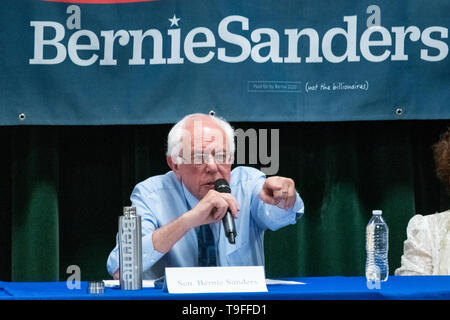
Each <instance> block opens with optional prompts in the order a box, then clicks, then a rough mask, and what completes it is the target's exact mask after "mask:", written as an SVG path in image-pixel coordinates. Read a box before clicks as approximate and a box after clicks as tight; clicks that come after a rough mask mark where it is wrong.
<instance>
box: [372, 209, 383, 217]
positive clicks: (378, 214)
mask: <svg viewBox="0 0 450 320" xmlns="http://www.w3.org/2000/svg"><path fill="white" fill-rule="evenodd" d="M372 214H373V215H375V216H381V215H382V214H383V211H381V210H372Z"/></svg>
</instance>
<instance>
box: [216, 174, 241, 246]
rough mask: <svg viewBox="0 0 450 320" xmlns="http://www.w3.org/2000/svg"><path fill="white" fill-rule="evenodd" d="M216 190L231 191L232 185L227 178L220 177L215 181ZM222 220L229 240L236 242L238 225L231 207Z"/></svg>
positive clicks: (221, 191) (232, 242)
mask: <svg viewBox="0 0 450 320" xmlns="http://www.w3.org/2000/svg"><path fill="white" fill-rule="evenodd" d="M214 190H216V191H217V192H220V193H231V189H230V185H229V184H228V182H227V180H225V179H218V180H217V181H216V182H215V183H214ZM222 222H223V227H224V229H225V235H226V236H227V238H228V242H229V243H231V244H234V243H235V238H236V226H235V224H234V218H233V215H232V214H231V212H230V209H228V210H227V213H226V215H225V216H224V217H223V219H222Z"/></svg>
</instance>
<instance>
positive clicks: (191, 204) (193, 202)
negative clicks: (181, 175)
mask: <svg viewBox="0 0 450 320" xmlns="http://www.w3.org/2000/svg"><path fill="white" fill-rule="evenodd" d="M181 185H182V186H183V193H184V198H185V199H186V202H187V205H188V206H189V209H192V208H194V207H195V206H196V205H197V203H199V200H198V199H197V198H196V197H194V196H193V195H192V194H191V193H190V192H189V190H188V189H187V188H186V186H185V185H184V183H183V182H181Z"/></svg>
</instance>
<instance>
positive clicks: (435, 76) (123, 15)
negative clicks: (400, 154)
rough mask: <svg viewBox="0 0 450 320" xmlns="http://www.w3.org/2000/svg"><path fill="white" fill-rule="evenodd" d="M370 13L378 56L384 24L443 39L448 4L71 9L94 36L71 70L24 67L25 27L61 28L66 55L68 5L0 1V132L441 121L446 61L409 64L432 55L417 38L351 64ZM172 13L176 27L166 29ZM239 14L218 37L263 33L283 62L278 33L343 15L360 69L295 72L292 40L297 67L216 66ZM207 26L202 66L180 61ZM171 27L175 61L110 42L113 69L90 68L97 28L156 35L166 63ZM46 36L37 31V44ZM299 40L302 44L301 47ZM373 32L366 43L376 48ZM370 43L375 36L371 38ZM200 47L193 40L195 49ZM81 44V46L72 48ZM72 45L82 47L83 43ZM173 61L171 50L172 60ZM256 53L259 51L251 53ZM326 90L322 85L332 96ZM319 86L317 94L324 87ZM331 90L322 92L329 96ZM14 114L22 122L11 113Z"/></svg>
mask: <svg viewBox="0 0 450 320" xmlns="http://www.w3.org/2000/svg"><path fill="white" fill-rule="evenodd" d="M372 4H376V5H378V6H379V8H380V9H381V13H380V17H381V24H380V25H381V26H383V27H385V28H386V29H387V30H388V31H389V33H390V35H391V37H392V45H391V46H382V47H378V48H376V47H372V48H371V51H372V53H373V54H377V55H380V54H382V53H383V52H384V51H385V50H386V49H389V50H391V51H392V52H391V56H392V55H393V54H394V50H395V44H396V42H395V40H396V39H395V35H394V33H393V32H392V31H391V28H392V27H401V26H404V27H405V28H407V27H410V26H416V27H417V28H418V29H419V30H420V31H421V32H423V31H424V30H425V29H426V28H429V27H432V26H439V27H441V28H445V29H446V30H448V24H449V21H450V19H449V18H450V2H449V1H432V2H429V1H428V2H426V3H425V2H424V1H419V0H412V1H407V2H406V1H405V2H403V1H402V2H392V1H376V2H374V1H343V0H340V1H321V2H317V1H313V0H302V1H275V0H264V1H236V0H231V1H230V0H220V1H219V0H217V1H211V0H192V1H175V0H165V1H164V0H162V1H153V2H140V3H128V4H110V5H106V4H102V5H93V4H77V6H78V7H79V8H80V12H81V14H80V22H81V30H90V31H92V32H93V33H94V34H95V35H96V36H97V37H98V39H99V43H100V44H99V46H100V48H99V50H98V51H86V52H81V51H79V56H80V58H82V59H88V58H89V57H91V56H92V54H97V55H98V59H97V60H96V62H95V63H93V64H92V65H89V66H79V65H76V64H75V63H73V62H72V61H71V59H70V58H69V55H67V57H66V58H65V60H64V61H63V62H61V63H58V64H48V65H45V64H30V60H31V59H33V58H34V57H35V54H36V53H35V52H34V45H35V31H36V28H35V27H32V26H31V25H30V23H31V21H53V22H57V23H59V24H61V25H62V26H64V29H65V37H64V39H63V40H62V41H61V43H62V44H64V46H65V47H66V48H67V47H68V39H69V37H70V36H71V35H72V34H73V33H74V32H76V31H78V30H77V29H75V30H70V29H69V28H68V27H67V24H66V20H67V19H68V18H69V17H70V14H68V13H66V10H67V8H68V7H69V6H70V5H71V4H68V3H54V2H44V1H40V0H21V1H15V0H2V1H1V2H0V27H1V28H0V40H1V44H2V45H1V47H0V68H1V73H0V89H1V94H0V125H18V124H20V125H34V124H36V125H111V124H153V123H172V122H175V121H177V120H178V119H179V118H180V117H181V116H183V115H185V114H188V113H192V112H208V111H210V110H215V112H216V114H217V115H219V116H222V117H224V118H225V119H227V120H228V121H263V122H264V121H353V120H396V119H450V105H449V101H450V93H449V92H450V90H449V85H450V68H449V67H450V66H449V57H448V54H447V55H446V56H445V58H443V59H442V60H440V61H436V62H430V61H425V60H423V59H421V50H422V49H427V50H429V55H431V56H433V55H437V54H438V53H439V51H438V50H437V49H432V48H430V47H429V46H426V45H425V44H423V43H422V40H421V39H419V40H418V41H411V40H410V39H409V38H408V36H406V40H405V54H406V55H408V60H406V61H392V60H391V57H390V56H389V57H388V58H387V59H386V60H384V61H382V62H371V61H368V60H367V59H365V58H364V57H363V56H362V55H361V50H360V47H359V45H360V38H361V35H362V33H363V32H364V31H365V30H366V29H367V20H368V19H369V18H370V17H371V14H368V13H367V12H366V10H367V8H368V7H369V6H370V5H372ZM174 14H175V15H176V16H177V17H178V18H180V20H179V22H178V25H179V27H176V26H172V27H171V26H170V24H171V23H170V21H169V19H170V18H172V17H173V16H174ZM233 15H239V16H243V17H245V18H248V24H249V28H248V30H243V27H242V24H240V23H239V22H232V23H230V24H229V25H228V30H229V31H230V32H233V33H235V34H237V35H240V36H243V37H245V38H246V39H247V40H248V42H249V43H250V44H251V46H252V47H253V48H254V47H255V46H256V45H257V44H258V43H262V42H266V41H269V37H268V36H267V35H263V36H262V38H261V39H260V40H258V41H256V40H255V41H253V39H252V38H251V34H252V32H253V31H254V30H255V29H258V28H271V29H273V30H275V31H276V32H277V33H278V35H279V48H280V49H279V50H280V51H279V56H280V57H281V58H282V59H283V58H285V57H287V56H288V52H287V50H288V49H287V48H288V40H287V36H286V35H285V34H284V30H285V29H298V30H299V31H300V30H302V29H305V28H312V29H314V30H316V31H317V33H318V35H319V41H320V45H319V56H321V57H323V54H322V45H321V43H322V39H323V36H324V34H325V33H326V32H327V31H329V30H330V29H332V28H343V29H345V30H347V29H348V24H347V23H346V22H344V20H343V19H344V17H345V16H346V17H349V16H357V35H356V54H357V55H358V56H360V61H357V62H349V61H348V60H347V59H346V60H344V61H343V62H339V63H332V62H329V61H328V60H327V59H325V58H323V61H322V62H320V63H307V62H306V61H305V59H306V58H307V57H308V55H309V51H310V48H309V45H308V41H303V40H300V41H299V46H298V52H299V57H300V58H301V62H300V63H286V62H282V63H273V62H272V61H270V60H269V61H268V62H264V63H257V62H255V61H254V60H253V59H252V58H251V57H250V56H249V57H248V58H247V59H245V60H244V61H242V62H239V63H226V62H223V61H220V60H219V59H218V48H225V49H226V54H227V55H228V56H238V55H240V54H241V51H242V50H241V48H240V47H239V46H237V45H235V44H231V43H227V42H226V41H224V40H223V39H221V37H220V36H219V35H218V25H219V23H220V22H221V21H223V19H224V18H226V17H229V16H233ZM198 27H203V28H208V29H209V30H210V31H211V32H212V34H213V35H214V38H215V46H213V47H210V48H197V49H194V52H195V54H196V55H197V56H199V57H202V56H206V55H207V54H208V52H209V51H211V52H213V54H214V56H213V58H212V59H211V60H210V61H209V62H206V63H203V64H199V63H193V62H191V61H189V59H187V58H186V56H185V54H184V50H183V42H184V41H185V38H186V35H187V34H188V33H189V32H190V31H191V30H193V29H194V28H198ZM177 28H180V29H181V30H180V34H181V45H180V46H181V57H182V58H184V63H182V64H157V65H151V64H149V59H150V58H152V57H153V48H152V41H151V40H145V41H144V44H143V48H142V52H143V53H142V57H143V58H144V59H145V64H144V65H129V64H128V61H129V59H130V58H131V57H132V56H133V52H132V51H133V44H132V39H131V38H130V41H129V43H128V44H127V45H125V46H121V45H120V44H118V43H117V41H118V40H116V43H115V44H114V58H115V59H116V60H117V65H100V63H99V61H100V60H101V59H102V58H104V56H103V49H104V47H105V44H104V38H103V37H101V36H100V34H101V31H107V30H114V31H118V30H121V29H123V30H127V31H129V30H143V32H145V31H146V30H149V29H158V30H159V31H160V32H161V34H162V38H163V57H164V58H169V57H170V56H171V52H172V51H171V40H172V38H171V37H170V36H169V35H168V30H170V29H177ZM54 36H55V32H54V31H53V30H51V28H47V29H46V30H45V33H44V37H45V39H52V38H53V37H54ZM432 38H433V39H436V40H440V41H442V42H444V43H445V46H446V47H447V50H448V36H446V37H442V38H441V37H440V36H439V34H437V33H433V34H432ZM306 39H307V38H306ZM376 39H377V34H374V35H373V37H372V38H371V40H376ZM379 39H380V37H378V40H379ZM204 40H205V36H204V35H202V34H198V35H197V36H196V37H195V41H196V42H201V41H204ZM83 41H84V42H83ZM79 43H80V44H81V43H85V44H86V37H84V38H83V37H80V38H79ZM346 49H347V43H346V41H345V38H344V37H343V36H336V37H335V38H334V40H333V42H332V51H333V53H334V54H335V55H336V56H339V55H342V54H344V53H345V52H346ZM172 54H173V53H172ZM260 54H261V55H263V56H264V55H267V54H269V50H268V49H262V50H261V51H260ZM55 55H56V49H55V48H54V47H52V46H44V58H45V57H47V58H48V59H49V58H50V57H54V56H55ZM339 83H341V84H344V85H346V84H350V85H352V84H355V83H357V84H359V85H360V86H361V88H360V89H352V90H350V89H345V90H344V89H343V87H340V86H339ZM333 84H334V87H333ZM328 88H329V90H327V89H328ZM333 88H334V89H333ZM20 115H22V116H20Z"/></svg>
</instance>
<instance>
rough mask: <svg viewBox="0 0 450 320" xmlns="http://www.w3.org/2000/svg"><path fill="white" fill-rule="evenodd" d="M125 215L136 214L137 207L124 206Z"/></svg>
mask: <svg viewBox="0 0 450 320" xmlns="http://www.w3.org/2000/svg"><path fill="white" fill-rule="evenodd" d="M123 215H124V216H127V217H130V216H135V215H136V207H123Z"/></svg>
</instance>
